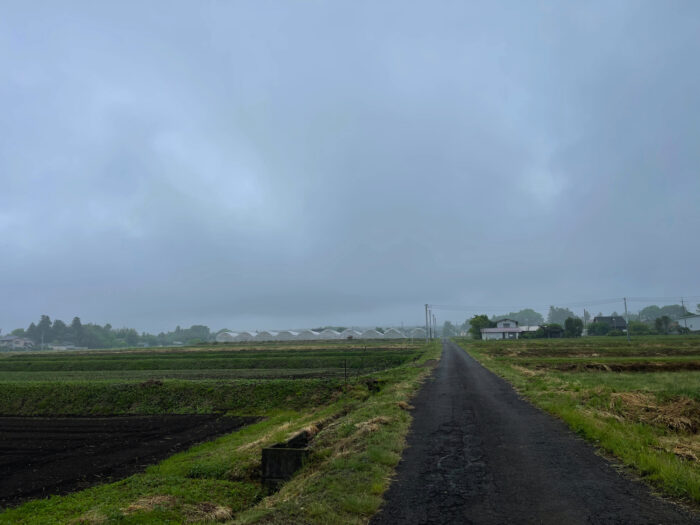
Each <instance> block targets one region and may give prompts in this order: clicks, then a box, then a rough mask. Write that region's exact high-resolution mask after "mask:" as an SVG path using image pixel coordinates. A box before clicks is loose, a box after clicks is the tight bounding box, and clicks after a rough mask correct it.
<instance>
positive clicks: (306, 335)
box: [297, 330, 318, 341]
mask: <svg viewBox="0 0 700 525" xmlns="http://www.w3.org/2000/svg"><path fill="white" fill-rule="evenodd" d="M297 339H298V340H299V341H313V340H315V339H318V332H314V331H313V330H302V331H301V332H299V335H297Z"/></svg>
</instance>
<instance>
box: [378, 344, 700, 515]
mask: <svg viewBox="0 0 700 525" xmlns="http://www.w3.org/2000/svg"><path fill="white" fill-rule="evenodd" d="M413 404H414V405H415V407H416V409H415V411H414V413H413V415H414V417H415V419H414V421H413V425H412V427H411V433H410V434H409V437H408V445H409V447H408V448H407V449H406V451H405V452H404V455H403V458H402V461H401V463H400V464H399V466H398V469H397V479H396V480H395V481H394V482H393V483H392V485H391V487H390V489H389V491H388V492H387V494H386V497H385V500H386V501H385V503H384V506H383V507H382V510H381V511H380V513H379V514H377V515H376V516H375V517H374V518H373V519H372V521H371V523H372V524H374V525H379V524H392V525H394V524H399V523H401V524H403V523H409V524H412V523H416V524H417V523H422V524H438V523H440V524H458V523H485V524H491V523H493V524H497V523H498V524H500V523H551V524H557V525H560V524H579V523H581V524H583V523H586V524H591V523H605V524H612V523H634V524H638V523H649V524H651V523H673V524H676V523H678V524H681V523H683V524H685V523H700V516H698V515H691V514H690V513H688V512H687V511H685V510H684V509H681V508H680V507H678V506H676V505H673V504H672V503H668V502H665V501H663V500H661V499H659V498H657V497H655V496H653V495H652V494H651V493H650V491H649V489H648V488H647V487H646V486H645V485H644V484H642V483H640V482H636V481H632V480H630V479H628V478H627V477H625V476H623V475H621V474H620V473H618V472H617V471H616V470H615V469H614V468H613V467H612V466H611V464H610V463H608V462H607V461H606V460H605V459H603V458H601V457H600V456H598V455H596V454H595V452H594V449H593V447H592V446H590V445H589V444H587V443H585V442H584V441H583V440H581V439H580V438H578V437H576V435H575V434H574V433H572V432H571V431H570V430H569V429H568V428H567V427H566V426H565V425H564V424H563V423H562V422H561V421H558V420H556V419H555V418H553V417H551V416H549V415H547V414H545V413H543V412H541V411H539V410H538V409H536V408H534V407H533V406H532V405H530V404H528V403H526V402H525V401H523V400H522V399H520V398H519V397H518V396H517V394H516V393H515V391H514V390H513V389H512V388H511V387H510V385H508V383H506V382H505V381H504V380H502V379H501V378H499V377H497V376H495V375H494V374H492V373H491V372H489V371H488V370H486V369H485V368H483V367H482V366H481V365H480V364H479V363H477V362H476V361H475V360H474V359H473V358H472V357H470V356H469V355H467V353H466V352H464V351H463V350H462V349H460V348H459V347H458V346H457V345H455V344H454V343H451V342H446V343H444V344H443V355H442V360H441V361H440V364H439V366H438V367H437V368H436V370H435V373H434V375H433V377H432V379H431V380H429V381H428V382H427V383H426V384H425V385H424V387H423V388H422V390H421V391H420V393H419V394H418V396H417V397H416V399H415V400H414V403H413Z"/></svg>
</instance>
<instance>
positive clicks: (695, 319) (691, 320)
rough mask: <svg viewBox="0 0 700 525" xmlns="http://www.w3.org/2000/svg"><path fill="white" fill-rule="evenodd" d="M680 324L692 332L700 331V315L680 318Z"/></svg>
mask: <svg viewBox="0 0 700 525" xmlns="http://www.w3.org/2000/svg"><path fill="white" fill-rule="evenodd" d="M678 326H680V327H681V328H687V329H688V330H690V331H691V332H700V315H686V316H685V317H681V318H680V319H679V320H678Z"/></svg>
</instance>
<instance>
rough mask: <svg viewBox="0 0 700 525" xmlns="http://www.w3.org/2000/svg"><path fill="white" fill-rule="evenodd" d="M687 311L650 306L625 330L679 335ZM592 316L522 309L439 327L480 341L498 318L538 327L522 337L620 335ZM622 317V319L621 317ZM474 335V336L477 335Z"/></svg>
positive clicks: (557, 309)
mask: <svg viewBox="0 0 700 525" xmlns="http://www.w3.org/2000/svg"><path fill="white" fill-rule="evenodd" d="M697 312H699V313H700V304H698V305H697ZM689 314H690V312H689V311H688V310H687V309H686V308H685V306H684V305H680V304H671V305H666V306H657V305H651V306H647V307H645V308H642V309H641V310H640V311H639V312H636V313H631V314H629V316H628V317H629V325H628V330H629V332H630V334H632V335H651V334H669V333H672V332H679V333H683V332H684V331H686V330H685V329H684V327H683V326H682V325H681V324H679V323H678V320H679V319H681V318H682V317H683V316H686V315H689ZM610 316H616V317H617V316H620V314H618V313H617V312H612V313H611V314H610ZM595 317H606V316H604V314H603V313H602V312H599V313H598V314H597V315H596V316H593V315H592V314H591V313H590V312H589V311H588V310H586V309H584V310H583V314H582V315H580V316H579V315H577V314H575V313H574V312H573V311H571V310H570V309H569V308H563V307H556V306H550V307H549V311H548V312H547V318H546V320H545V317H544V316H543V315H542V314H541V313H539V312H537V311H535V310H533V309H532V308H524V309H522V310H520V311H517V312H508V313H506V314H503V315H492V316H491V317H489V316H488V315H486V314H480V315H475V316H473V317H471V318H470V319H467V320H465V321H464V323H462V324H461V325H455V324H453V323H451V322H450V321H446V322H445V323H444V325H443V327H442V332H443V335H444V336H445V337H452V336H455V335H459V334H460V333H469V334H471V335H472V336H473V337H475V338H477V339H481V329H482V328H493V327H495V326H496V321H497V320H499V319H512V320H514V321H517V322H518V325H520V326H539V327H541V329H540V330H538V331H537V332H531V333H530V335H526V334H523V335H524V336H525V337H562V336H563V337H577V336H578V335H581V333H582V332H583V329H584V328H585V329H586V330H587V333H588V334H589V335H622V334H623V332H622V331H621V330H618V329H615V328H614V327H611V326H610V325H609V324H608V323H605V322H592V320H593V319H594V318H595ZM623 317H624V316H623ZM477 334H478V335H477ZM557 334H558V335H557Z"/></svg>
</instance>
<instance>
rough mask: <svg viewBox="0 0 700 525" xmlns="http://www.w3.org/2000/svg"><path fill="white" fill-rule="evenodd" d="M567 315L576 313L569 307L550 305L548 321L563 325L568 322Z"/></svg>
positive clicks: (573, 315) (574, 315) (572, 315)
mask: <svg viewBox="0 0 700 525" xmlns="http://www.w3.org/2000/svg"><path fill="white" fill-rule="evenodd" d="M567 317H576V314H574V312H572V311H571V310H569V309H568V308H557V307H556V306H550V307H549V313H548V314H547V322H548V323H549V324H558V325H562V324H564V322H566V319H567Z"/></svg>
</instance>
